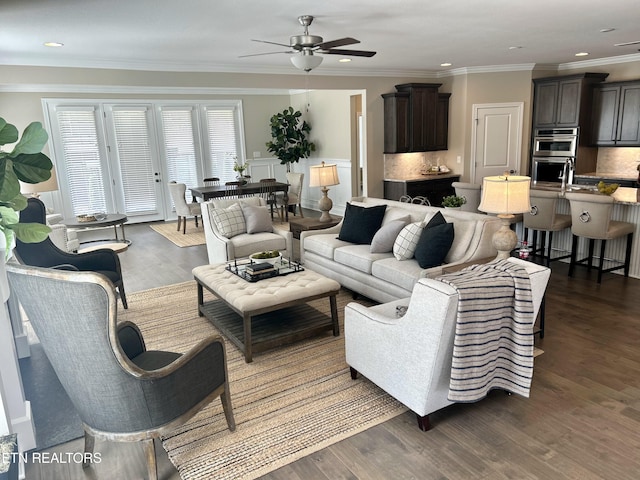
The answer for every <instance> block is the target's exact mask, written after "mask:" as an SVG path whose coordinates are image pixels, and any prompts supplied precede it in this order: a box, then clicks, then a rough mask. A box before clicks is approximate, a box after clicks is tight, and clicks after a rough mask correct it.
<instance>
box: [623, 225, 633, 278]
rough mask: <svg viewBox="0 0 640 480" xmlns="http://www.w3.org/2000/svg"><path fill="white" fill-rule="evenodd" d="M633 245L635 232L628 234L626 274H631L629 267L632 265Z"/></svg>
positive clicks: (626, 275)
mask: <svg viewBox="0 0 640 480" xmlns="http://www.w3.org/2000/svg"><path fill="white" fill-rule="evenodd" d="M632 246H633V232H631V233H630V234H628V235H627V250H626V253H625V256H624V276H625V277H628V276H629V267H630V266H631V247H632Z"/></svg>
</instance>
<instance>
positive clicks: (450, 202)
mask: <svg viewBox="0 0 640 480" xmlns="http://www.w3.org/2000/svg"><path fill="white" fill-rule="evenodd" d="M465 203H467V199H466V198H464V197H459V196H458V195H449V196H447V197H444V198H443V199H442V206H443V207H445V208H460V207H461V206H462V205H464V204H465Z"/></svg>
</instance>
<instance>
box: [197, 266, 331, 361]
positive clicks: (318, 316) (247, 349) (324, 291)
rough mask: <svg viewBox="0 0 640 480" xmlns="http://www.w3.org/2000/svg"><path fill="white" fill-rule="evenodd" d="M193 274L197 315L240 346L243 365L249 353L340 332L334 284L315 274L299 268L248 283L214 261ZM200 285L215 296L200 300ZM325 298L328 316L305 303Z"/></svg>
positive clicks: (248, 358) (328, 279) (248, 359)
mask: <svg viewBox="0 0 640 480" xmlns="http://www.w3.org/2000/svg"><path fill="white" fill-rule="evenodd" d="M193 276H194V278H195V279H196V281H197V282H198V314H199V315H200V316H205V317H207V319H208V320H209V321H210V322H211V323H213V324H214V325H215V326H216V327H217V328H218V329H219V330H220V331H221V332H222V333H223V334H224V335H225V336H226V337H227V338H228V339H229V340H230V341H231V342H232V343H233V344H235V345H236V346H237V347H238V348H240V350H242V351H243V352H244V358H245V361H246V362H247V363H249V362H251V361H252V360H253V353H254V352H256V353H257V352H261V351H264V350H267V349H269V348H273V347H276V346H279V345H283V344H285V343H290V342H293V341H297V340H300V339H302V338H307V337H310V336H313V335H317V334H319V333H320V332H323V331H325V330H333V335H334V336H338V335H340V327H339V325H338V309H337V306H336V295H337V294H338V291H339V290H340V284H339V283H338V282H336V281H335V280H331V279H330V278H327V277H324V276H322V275H320V274H319V273H316V272H313V271H311V270H303V271H301V272H296V273H291V274H289V275H285V276H279V277H273V278H267V279H264V280H260V281H259V282H253V283H251V282H247V281H246V280H244V279H242V278H240V277H238V276H237V275H234V274H233V273H231V272H229V271H228V270H226V269H225V264H220V265H202V266H200V267H196V268H194V269H193ZM203 288H206V289H207V290H208V291H210V292H211V293H213V294H214V295H215V296H216V297H218V299H219V300H214V301H210V302H204V291H203ZM325 297H329V302H330V305H331V317H328V316H327V315H325V314H323V313H321V312H319V311H318V310H316V309H315V308H313V307H311V306H309V305H306V303H307V302H309V301H311V300H315V299H318V298H325ZM238 315H240V317H238Z"/></svg>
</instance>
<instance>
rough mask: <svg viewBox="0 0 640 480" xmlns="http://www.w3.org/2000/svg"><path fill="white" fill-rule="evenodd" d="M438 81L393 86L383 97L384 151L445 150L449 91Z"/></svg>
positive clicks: (447, 133) (447, 131)
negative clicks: (444, 89) (441, 87)
mask: <svg viewBox="0 0 640 480" xmlns="http://www.w3.org/2000/svg"><path fill="white" fill-rule="evenodd" d="M440 86H441V84H439V83H406V84H402V85H396V90H397V91H396V92H394V93H386V94H383V95H382V98H383V99H384V153H405V152H426V151H434V150H446V149H447V141H448V135H449V97H450V96H451V94H450V93H439V92H438V88H439V87H440Z"/></svg>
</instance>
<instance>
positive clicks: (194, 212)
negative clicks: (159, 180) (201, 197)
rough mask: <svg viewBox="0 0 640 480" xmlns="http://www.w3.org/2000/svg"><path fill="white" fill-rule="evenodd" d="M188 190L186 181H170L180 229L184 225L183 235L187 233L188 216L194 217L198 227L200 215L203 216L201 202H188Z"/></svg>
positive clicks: (170, 191)
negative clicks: (186, 195)
mask: <svg viewBox="0 0 640 480" xmlns="http://www.w3.org/2000/svg"><path fill="white" fill-rule="evenodd" d="M186 191H187V186H186V185H185V184H184V183H177V182H169V193H170V194H171V199H172V200H173V205H174V206H175V209H176V215H178V231H180V226H182V234H183V235H184V234H185V233H187V217H194V220H195V223H196V227H198V217H201V216H202V211H201V208H200V204H199V203H197V202H192V203H187V200H186V197H185V193H186Z"/></svg>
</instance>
